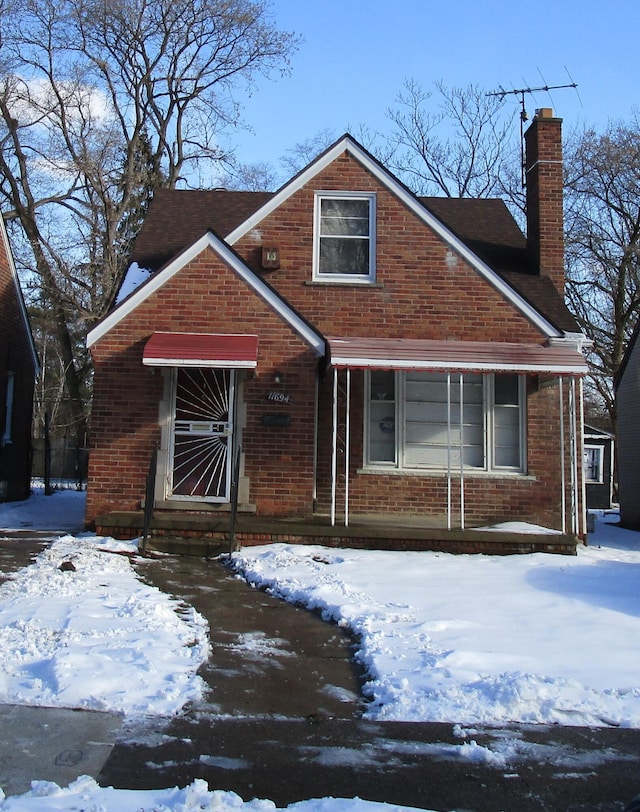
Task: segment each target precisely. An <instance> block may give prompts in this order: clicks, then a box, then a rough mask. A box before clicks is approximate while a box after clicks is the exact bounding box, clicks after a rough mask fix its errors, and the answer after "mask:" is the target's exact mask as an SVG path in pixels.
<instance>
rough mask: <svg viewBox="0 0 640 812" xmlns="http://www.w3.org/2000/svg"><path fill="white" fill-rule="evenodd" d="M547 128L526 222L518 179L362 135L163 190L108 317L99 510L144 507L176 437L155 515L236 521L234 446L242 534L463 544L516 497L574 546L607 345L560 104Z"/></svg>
mask: <svg viewBox="0 0 640 812" xmlns="http://www.w3.org/2000/svg"><path fill="white" fill-rule="evenodd" d="M526 139H527V155H528V158H527V175H528V182H527V191H528V232H529V234H528V240H527V239H525V237H524V236H523V235H522V233H521V231H520V230H519V228H518V227H517V225H516V223H515V221H514V220H513V218H512V217H511V215H510V214H509V212H508V210H507V208H506V207H505V205H504V204H503V202H502V201H499V200H471V199H451V198H446V199H443V198H417V197H415V196H414V195H413V194H412V193H411V192H410V191H409V190H407V188H406V187H405V186H404V185H402V184H401V183H400V182H399V181H398V180H397V179H396V178H395V177H394V176H393V175H392V174H391V173H389V172H388V171H387V170H386V168H385V167H384V166H382V165H381V164H380V163H379V162H378V161H376V160H375V159H374V158H373V157H372V156H371V155H370V154H369V153H368V152H367V151H366V150H365V149H363V148H362V146H360V145H359V144H358V143H357V142H356V141H354V140H353V139H352V138H351V137H350V136H349V135H345V136H344V137H343V138H341V139H339V140H338V141H337V142H336V143H335V144H334V145H333V146H332V147H330V148H329V149H328V150H327V151H326V152H324V153H323V154H322V155H321V156H320V157H318V158H317V159H316V160H315V161H313V162H312V163H311V164H310V165H309V166H308V167H306V169H304V170H303V171H302V172H300V173H299V174H297V175H296V176H295V177H294V178H292V179H291V180H290V181H289V182H288V183H287V184H285V185H284V186H283V187H282V188H281V189H280V190H279V191H278V192H276V193H273V194H271V193H253V192H229V191H225V190H217V191H176V190H159V191H158V192H157V193H156V196H155V198H154V201H153V203H152V205H151V207H150V210H149V213H148V216H147V218H146V221H145V224H144V226H143V228H142V230H141V233H140V235H139V237H138V240H137V242H136V245H135V247H134V251H133V255H132V260H133V262H134V263H136V266H137V268H138V273H140V269H144V271H145V274H143V276H145V275H146V278H145V280H144V281H143V283H142V284H140V285H139V286H138V287H136V288H135V290H133V292H131V293H130V294H129V295H128V296H127V297H126V298H124V300H123V301H121V303H120V304H119V305H118V306H117V307H116V308H115V309H114V310H113V311H112V312H111V313H110V314H109V315H108V316H107V317H106V318H105V319H104V320H103V321H102V322H100V323H99V324H98V325H96V327H95V328H94V329H93V330H92V331H91V333H90V334H89V336H88V344H89V346H90V348H91V351H92V354H93V358H94V362H95V379H94V400H93V412H92V420H91V450H90V465H89V484H88V496H87V523H88V525H95V526H97V527H98V528H99V529H100V530H101V531H103V532H112V533H116V534H117V532H118V527H119V528H120V532H121V533H122V534H124V533H125V529H124V528H125V527H126V528H127V530H128V531H129V532H130V533H134V532H135V531H136V529H137V528H139V526H140V514H139V512H138V513H137V514H136V511H139V509H140V506H141V503H142V501H143V499H144V493H145V477H146V474H147V469H148V466H149V460H150V458H151V455H152V452H153V449H154V448H157V449H158V455H157V469H156V473H157V477H156V487H155V497H154V508H155V513H154V520H155V521H156V524H157V527H158V528H159V527H160V526H161V525H162V519H163V516H164V517H165V519H166V518H167V517H169V515H171V516H172V517H173V519H174V523H173V525H172V526H173V527H174V529H175V528H176V527H178V526H179V525H180V523H181V525H182V528H183V529H184V528H186V527H187V525H188V524H189V521H190V519H189V516H191V517H193V516H196V515H200V516H202V515H207V516H208V522H209V530H211V528H212V527H214V526H215V525H216V522H218V523H219V524H220V523H224V520H225V517H226V516H228V515H229V513H230V510H231V501H230V500H231V483H232V479H233V470H234V468H233V465H234V460H237V464H238V471H239V477H238V518H239V521H241V522H242V521H244V522H245V525H243V526H244V527H245V531H246V532H245V533H244V536H243V538H244V540H245V542H246V541H247V540H254V541H255V540H257V541H265V540H269V539H271V538H283V537H284V538H288V539H293V540H300V538H299V536H305V534H304V532H303V531H302V530H300V532H298V530H296V532H295V533H294V532H293V531H292V530H291V525H287V521H288V522H291V521H293V520H294V519H298V520H300V521H302V520H313V519H316V520H318V521H324V523H325V525H326V526H328V527H331V528H335V527H340V528H342V529H341V530H340V533H341V534H342V535H341V536H340V539H341V540H343V541H344V539H345V538H346V537H347V530H346V529H345V528H353V527H354V526H357V525H358V523H359V522H361V523H363V522H365V520H368V521H369V522H375V520H376V519H378V520H379V521H382V522H383V523H385V524H386V525H387V527H388V526H389V525H395V526H396V530H397V527H398V526H400V525H410V524H411V523H415V524H420V523H422V524H423V525H430V526H431V529H430V531H429V536H430V538H431V539H432V540H433V537H435V536H438V537H439V538H440V539H442V540H441V541H440V542H439V545H440V546H444V547H445V548H447V549H448V547H447V543H448V542H447V538H448V539H453V537H454V535H455V537H456V539H458V540H460V539H461V538H462V537H461V536H460V532H467V533H468V532H470V531H471V530H472V528H474V527H477V526H481V525H487V524H491V523H495V522H502V521H506V520H519V521H523V522H529V523H535V524H540V525H544V526H545V527H548V528H553V529H556V530H557V531H559V532H560V533H564V534H566V535H567V536H570V537H571V539H572V543H573V549H574V550H575V539H576V538H577V537H579V536H582V535H583V534H584V522H583V511H584V505H583V495H582V489H583V483H582V474H581V468H582V466H581V465H578V460H580V459H581V457H582V449H581V445H580V444H581V426H582V417H581V413H582V408H581V407H582V403H581V386H580V379H581V376H582V375H583V374H584V373H585V372H586V365H585V361H584V358H583V355H582V353H581V347H582V343H583V340H584V336H583V335H582V334H581V333H580V331H579V328H578V326H577V325H576V323H575V321H574V319H573V317H572V316H571V314H570V313H569V312H568V311H567V309H566V307H565V305H564V301H563V295H562V294H563V289H564V266H563V262H564V252H563V220H562V148H561V121H560V119H557V118H555V117H554V116H553V113H552V111H550V110H543V111H539V112H538V115H537V116H536V118H535V120H534V121H533V122H532V125H531V127H530V128H529V130H528V131H527V136H526ZM236 455H237V456H236ZM176 517H178V518H176ZM180 517H181V518H180ZM249 517H253V521H254V525H253V530H254V531H256V532H253V533H252V532H251V531H250V528H251V522H250V521H249ZM261 519H262V520H263V525H262V530H263V531H264V532H258V531H257V530H256V527H257V526H258V524H256V523H259V520H261ZM267 519H269V520H271V521H272V522H273V521H278V520H279V521H281V525H280V527H279V529H278V528H277V527H276V526H275V525H273V524H272V526H271V528H270V529H269V530H268V532H267V531H266V530H265V527H264V521H266V520H267ZM176 523H177V524H176ZM166 526H167V527H168V526H169V524H166ZM274 527H275V528H276V529H274ZM287 527H289V532H288V533H287V530H286V528H287ZM283 528H284V529H283ZM396 530H394V533H396ZM436 530H437V532H436ZM423 531H424V528H423ZM454 531H455V532H454ZM326 532H327V533H328V532H329V531H326ZM332 532H333V533H336V532H337V531H335V530H334V531H332ZM348 532H349V533H350V534H351V535H350V536H349V538H347V541H346V542H345V543H350V541H349V539H351V540H353V534H354V532H355V531H353V529H351V530H349V531H348ZM478 532H479V531H478ZM367 533H368V534H369V536H371V531H370V530H368V531H367ZM367 533H365V531H362V533H361V534H360V535H361V536H362V535H366V534H367ZM447 533H449V534H452V533H453V534H454V535H449V536H447ZM456 534H457V535H456ZM309 535H310V534H309V533H307V534H306V537H308V536H309ZM311 535H314V540H318V539H319V537H320V534H319V532H318V531H317V530H316V531H314V534H311ZM378 535H386V536H387V537H388V536H390V535H392V532H391V530H388V531H386V533H385V532H382V533H381V532H380V531H379V529H378ZM396 535H397V533H396ZM400 535H402V534H400ZM408 535H410V534H408V533H405V534H404V536H405V537H407V536H408ZM418 535H419V534H418ZM496 535H497V534H496ZM294 537H295V538H294ZM485 537H486V536H485ZM332 538H334V540H335V538H336V537H335V535H334V536H332ZM421 538H422V545H423V546H429V545H428V542H427V540H426V536H425V533H424V532H422V536H421ZM547 538H548V537H547ZM404 540H405V541H406V538H405V539H404ZM335 543H339V542H335ZM398 543H399V544H400V543H402V541H398ZM418 546H420V545H418ZM455 546H456V549H463V548H464V545H462V546H461V545H460V544H457V545H455ZM480 548H481V547H477V546H476V547H474V548H473V549H480Z"/></svg>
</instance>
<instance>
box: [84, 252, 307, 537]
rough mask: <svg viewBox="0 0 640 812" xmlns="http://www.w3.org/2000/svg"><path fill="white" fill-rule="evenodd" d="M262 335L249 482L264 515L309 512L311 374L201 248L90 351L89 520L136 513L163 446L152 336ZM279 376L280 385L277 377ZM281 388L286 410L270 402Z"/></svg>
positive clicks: (252, 298) (246, 293) (302, 357)
mask: <svg viewBox="0 0 640 812" xmlns="http://www.w3.org/2000/svg"><path fill="white" fill-rule="evenodd" d="M155 330H161V331H173V332H196V333H197V332H209V333H216V332H220V333H240V332H249V333H255V332H257V333H258V334H259V341H258V367H257V370H256V371H255V373H251V375H250V377H249V380H247V381H246V383H245V387H244V399H245V403H246V405H247V425H246V428H245V429H244V432H243V448H244V449H245V458H246V463H245V475H246V476H248V477H249V478H250V481H251V492H250V496H251V498H252V499H255V500H256V501H257V502H258V504H259V510H260V511H261V512H264V513H265V514H272V515H288V514H291V513H298V512H305V511H306V512H310V511H311V507H312V501H311V499H312V481H313V468H312V463H313V436H314V434H313V431H314V394H315V370H316V364H317V359H316V358H315V356H314V354H313V353H312V351H311V350H310V349H309V348H308V347H307V345H306V344H304V342H303V341H302V340H301V339H300V338H299V337H298V336H297V334H295V333H294V332H293V331H292V330H291V329H290V328H289V327H288V326H287V325H285V324H284V322H283V321H282V320H281V319H280V318H279V317H278V316H277V315H276V314H275V313H274V312H273V311H272V310H271V309H270V308H269V307H268V306H267V305H266V304H265V303H264V302H263V301H262V300H261V299H259V298H258V297H257V296H256V295H255V294H253V293H252V292H251V291H250V290H249V289H248V287H247V286H246V284H245V283H244V282H242V281H241V280H240V279H238V278H237V277H236V276H235V274H233V272H231V271H230V270H229V269H228V268H226V266H224V264H223V263H222V262H221V261H220V260H219V259H218V258H217V257H216V256H215V254H214V253H213V252H211V251H206V252H204V253H203V254H202V255H200V256H199V257H198V258H196V259H195V260H194V261H193V262H191V263H190V264H189V265H188V266H186V267H185V268H183V269H182V270H181V271H180V273H179V274H178V275H176V276H174V277H173V279H171V280H170V281H169V282H167V284H166V285H164V286H163V288H162V289H161V290H159V291H158V292H156V293H155V294H154V295H153V296H151V297H150V298H149V299H147V301H145V302H144V303H143V304H142V305H140V306H139V307H138V308H137V309H136V310H135V311H134V312H133V313H131V314H129V315H128V316H127V317H126V318H124V319H123V320H122V321H121V322H120V323H119V324H118V325H117V326H116V327H115V328H113V329H112V330H110V331H109V333H108V334H107V335H106V336H105V337H104V338H103V339H101V340H100V341H99V342H97V343H96V344H95V345H94V347H93V348H92V353H93V357H94V361H95V386H94V405H93V411H92V417H91V453H90V465H89V485H88V493H87V516H86V518H87V522H88V523H89V524H90V523H92V522H93V521H94V519H95V517H96V515H98V514H100V513H103V512H105V511H108V510H113V509H121V510H131V509H135V508H138V507H139V505H140V502H141V500H142V499H143V497H144V487H145V477H146V474H147V470H148V467H149V461H150V458H151V454H152V451H153V448H154V447H155V446H156V444H157V443H158V442H159V440H160V428H159V425H158V405H159V402H160V400H161V397H162V391H163V379H162V375H161V373H160V372H159V371H158V370H156V371H154V369H153V368H151V367H145V366H143V365H142V355H143V350H144V344H145V342H146V341H147V339H148V338H149V336H150V335H151V334H152V333H153V332H154V331H155ZM276 370H278V371H281V372H283V373H284V380H283V384H282V385H281V386H276V385H275V384H274V382H273V374H274V372H275V371H276ZM271 390H281V391H283V392H284V393H286V394H288V395H289V397H290V402H289V403H288V404H280V403H273V402H270V401H267V399H266V396H267V393H268V392H269V391H271ZM281 413H285V414H288V415H289V416H290V419H291V425H290V427H289V428H278V427H265V426H263V425H262V415H264V414H281Z"/></svg>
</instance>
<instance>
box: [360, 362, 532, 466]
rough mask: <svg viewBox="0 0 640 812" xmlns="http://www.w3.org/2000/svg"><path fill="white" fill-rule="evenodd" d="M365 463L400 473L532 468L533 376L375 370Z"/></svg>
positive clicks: (371, 381)
mask: <svg viewBox="0 0 640 812" xmlns="http://www.w3.org/2000/svg"><path fill="white" fill-rule="evenodd" d="M366 385H367V393H368V396H367V406H366V416H365V421H366V426H365V438H366V442H365V465H367V466H371V467H376V468H377V467H388V468H396V469H400V470H410V471H414V470H425V469H426V470H434V471H442V470H447V468H448V467H449V466H451V468H452V469H456V470H458V469H459V468H460V464H461V459H462V464H463V466H464V468H465V470H469V471H505V472H512V473H523V472H524V470H525V447H526V443H525V425H526V421H525V401H526V392H525V378H524V376H521V375H513V374H500V375H493V374H485V375H482V374H464V375H462V376H460V375H458V373H452V374H451V375H449V376H448V375H447V373H440V372H418V371H411V372H394V371H392V370H371V371H369V372H368V373H367V384H366Z"/></svg>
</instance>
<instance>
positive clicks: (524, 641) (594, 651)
mask: <svg viewBox="0 0 640 812" xmlns="http://www.w3.org/2000/svg"><path fill="white" fill-rule="evenodd" d="M612 518H613V521H617V516H614V517H612ZM233 561H234V564H235V566H236V568H237V569H238V570H239V571H241V572H242V573H243V575H244V576H245V577H246V578H247V579H248V580H249V581H250V582H251V583H253V584H256V585H259V586H261V587H267V588H268V589H269V590H270V591H271V592H273V593H274V594H276V595H279V596H281V597H283V598H285V599H286V600H288V601H292V602H294V603H299V604H302V605H305V606H307V607H309V608H310V609H317V610H320V611H321V612H322V614H323V615H324V616H325V617H326V618H327V619H329V618H330V619H332V620H334V621H336V622H338V623H339V624H340V625H342V626H347V627H349V628H350V629H351V630H352V631H353V632H354V633H355V634H356V635H358V637H359V640H360V648H359V651H358V653H357V657H358V659H359V660H360V662H362V664H363V665H364V666H365V668H366V670H367V673H368V675H369V681H368V683H367V685H366V687H365V690H366V693H367V696H368V697H369V699H370V700H371V702H370V705H369V708H368V712H367V715H368V717H369V718H371V719H385V720H398V721H445V722H452V723H456V722H460V723H464V724H492V723H497V724H502V723H507V722H512V721H516V722H526V723H545V724H552V723H559V724H563V725H587V726H589V725H594V726H602V725H619V726H624V727H634V728H635V727H638V728H640V676H639V675H638V670H637V662H638V654H639V643H638V641H639V640H640V593H638V583H639V582H640V534H638V533H634V532H631V531H624V530H621V529H620V528H618V527H613V526H611V525H608V524H607V523H606V522H605V521H604V520H603V521H600V522H598V524H597V532H596V534H595V536H594V537H592V539H591V545H590V546H589V547H587V548H580V549H579V551H578V555H577V556H576V557H575V558H574V557H560V556H550V555H546V554H542V553H540V554H534V555H523V556H505V557H490V556H480V555H478V556H468V555H467V556H454V555H448V554H445V553H411V552H403V553H395V552H376V551H356V550H340V551H339V552H337V551H331V550H327V549H325V548H321V547H305V546H297V545H285V544H279V545H271V546H268V547H258V548H251V549H247V550H244V551H242V552H241V553H239V554H235V555H234V558H233Z"/></svg>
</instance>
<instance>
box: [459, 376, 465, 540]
mask: <svg viewBox="0 0 640 812" xmlns="http://www.w3.org/2000/svg"><path fill="white" fill-rule="evenodd" d="M460 529H461V530H464V375H463V374H462V372H461V373H460Z"/></svg>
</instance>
